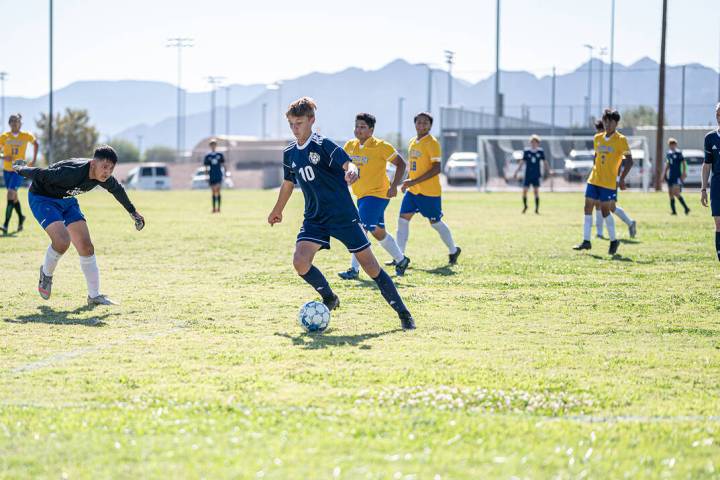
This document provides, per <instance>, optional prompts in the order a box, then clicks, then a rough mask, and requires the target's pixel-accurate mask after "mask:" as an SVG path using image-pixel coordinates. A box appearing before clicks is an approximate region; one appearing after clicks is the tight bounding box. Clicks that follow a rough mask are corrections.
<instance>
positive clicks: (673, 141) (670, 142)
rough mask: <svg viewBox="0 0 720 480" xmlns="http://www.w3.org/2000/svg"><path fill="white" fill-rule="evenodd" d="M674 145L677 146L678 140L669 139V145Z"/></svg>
mask: <svg viewBox="0 0 720 480" xmlns="http://www.w3.org/2000/svg"><path fill="white" fill-rule="evenodd" d="M673 143H674V144H675V145H677V140H675V139H674V138H673V137H670V138H668V145H672V144H673Z"/></svg>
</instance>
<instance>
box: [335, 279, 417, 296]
mask: <svg viewBox="0 0 720 480" xmlns="http://www.w3.org/2000/svg"><path fill="white" fill-rule="evenodd" d="M407 277H408V276H407V275H403V276H402V277H397V276H393V277H392V280H393V282H394V283H395V287H396V288H397V289H398V290H401V289H403V288H407V287H414V286H415V285H414V284H412V283H407V282H406V281H405V279H407ZM399 278H402V279H403V282H402V283H398V279H399ZM352 282H354V283H352V285H356V286H358V287H363V288H375V289H377V288H378V286H377V283H375V281H374V280H368V279H367V278H358V279H355V280H352ZM348 283H350V282H348ZM341 300H342V299H341Z"/></svg>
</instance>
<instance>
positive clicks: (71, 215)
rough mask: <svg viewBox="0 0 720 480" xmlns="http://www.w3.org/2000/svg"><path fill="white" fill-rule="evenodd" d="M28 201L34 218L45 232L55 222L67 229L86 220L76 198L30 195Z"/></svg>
mask: <svg viewBox="0 0 720 480" xmlns="http://www.w3.org/2000/svg"><path fill="white" fill-rule="evenodd" d="M28 201H29V203H30V210H32V213H33V216H34V217H35V219H36V220H37V221H38V223H39V224H40V226H41V227H42V228H43V230H44V229H46V228H47V227H48V225H50V224H51V223H54V222H63V223H64V224H65V226H66V227H67V226H68V225H70V224H71V223H74V222H79V221H80V220H85V216H84V215H83V214H82V212H81V211H80V204H78V201H77V199H75V198H74V197H71V198H50V197H45V196H43V195H36V194H34V193H28Z"/></svg>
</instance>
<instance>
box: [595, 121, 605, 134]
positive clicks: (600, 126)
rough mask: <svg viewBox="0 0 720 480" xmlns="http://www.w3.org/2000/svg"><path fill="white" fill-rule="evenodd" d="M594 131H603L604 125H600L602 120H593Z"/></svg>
mask: <svg viewBox="0 0 720 480" xmlns="http://www.w3.org/2000/svg"><path fill="white" fill-rule="evenodd" d="M595 130H597V131H598V132H602V131H603V130H605V125H604V124H603V123H602V120H595Z"/></svg>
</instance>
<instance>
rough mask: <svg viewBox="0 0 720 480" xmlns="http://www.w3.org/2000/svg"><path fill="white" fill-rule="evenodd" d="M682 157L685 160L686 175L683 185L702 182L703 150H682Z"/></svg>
mask: <svg viewBox="0 0 720 480" xmlns="http://www.w3.org/2000/svg"><path fill="white" fill-rule="evenodd" d="M682 152H683V157H684V158H685V162H687V177H685V182H684V184H685V185H700V184H701V183H702V167H703V162H705V152H703V151H702V150H683V151H682Z"/></svg>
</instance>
